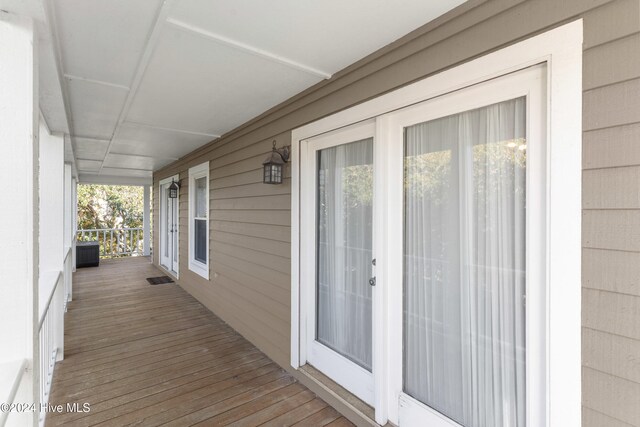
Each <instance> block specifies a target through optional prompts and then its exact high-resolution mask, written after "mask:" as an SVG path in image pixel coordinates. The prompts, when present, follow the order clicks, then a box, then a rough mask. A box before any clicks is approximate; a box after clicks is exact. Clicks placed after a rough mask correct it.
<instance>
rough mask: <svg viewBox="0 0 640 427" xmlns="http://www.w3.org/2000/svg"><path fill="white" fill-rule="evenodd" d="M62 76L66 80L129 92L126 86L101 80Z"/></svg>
mask: <svg viewBox="0 0 640 427" xmlns="http://www.w3.org/2000/svg"><path fill="white" fill-rule="evenodd" d="M64 76H65V77H66V79H67V80H78V81H81V82H87V83H93V84H97V85H102V86H108V87H113V88H116V89H122V90H127V91H128V90H129V88H128V87H127V86H123V85H119V84H116V83H110V82H105V81H102V80H95V79H88V78H86V77H79V76H74V75H72V74H65V75H64Z"/></svg>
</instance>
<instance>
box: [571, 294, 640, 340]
mask: <svg viewBox="0 0 640 427" xmlns="http://www.w3.org/2000/svg"><path fill="white" fill-rule="evenodd" d="M582 302H583V304H584V309H583V310H582V325H583V326H585V327H587V328H590V329H594V330H597V331H602V332H608V333H610V334H615V335H620V336H623V337H626V338H630V339H633V340H640V297H638V296H635V295H625V294H618V293H614V292H606V291H600V290H594V289H586V288H583V290H582Z"/></svg>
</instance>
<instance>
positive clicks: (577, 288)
mask: <svg viewBox="0 0 640 427" xmlns="http://www.w3.org/2000/svg"><path fill="white" fill-rule="evenodd" d="M536 64H546V73H547V76H546V81H547V87H546V90H547V92H546V111H547V117H546V122H547V135H546V136H547V137H546V141H547V147H546V153H547V155H546V159H545V161H546V168H547V178H548V179H547V185H546V188H544V189H543V190H544V194H545V196H544V197H545V201H546V208H545V209H544V210H542V211H541V212H540V214H541V215H542V216H543V217H544V218H545V220H546V230H545V233H544V234H545V235H544V236H543V237H544V239H545V240H546V243H545V249H546V250H545V257H544V262H545V266H546V271H545V275H546V277H545V278H544V279H545V283H544V286H545V290H546V292H545V295H546V322H547V326H546V330H545V334H546V337H545V344H546V355H545V360H544V364H545V372H546V395H545V402H544V406H545V412H546V414H545V415H544V416H543V418H544V419H543V420H542V421H543V425H548V426H549V425H554V426H576V427H577V426H579V425H580V423H581V413H580V412H581V378H580V373H581V336H580V334H581V317H580V310H581V304H580V301H581V282H580V274H581V273H580V269H581V188H582V182H581V168H582V165H581V159H582V134H581V132H582V128H581V125H582V20H577V21H574V22H571V23H568V24H565V25H563V26H560V27H558V28H555V29H552V30H550V31H547V32H545V33H542V34H540V35H537V36H535V37H532V38H529V39H527V40H524V41H522V42H519V43H515V44H513V45H511V46H508V47H506V48H503V49H500V50H498V51H496V52H493V53H490V54H488V55H485V56H483V57H480V58H478V59H475V60H473V61H470V62H467V63H465V64H462V65H460V66H457V67H454V68H452V69H450V70H447V71H444V72H442V73H440V74H437V75H434V76H432V77H428V78H426V79H424V80H421V81H419V82H416V83H413V84H411V85H408V86H405V87H403V88H401V89H398V90H395V91H393V92H390V93H387V94H385V95H382V96H379V97H377V98H374V99H372V100H370V101H367V102H364V103H362V104H359V105H357V106H355V107H352V108H350V109H348V110H344V111H341V112H339V113H336V114H334V115H331V116H328V117H326V118H324V119H321V120H318V121H316V122H313V123H310V124H308V125H305V126H303V127H301V128H298V129H295V130H293V131H292V143H291V148H292V154H291V175H292V176H291V365H292V367H294V368H295V369H297V368H298V367H300V366H301V365H303V364H304V363H306V355H305V353H304V348H303V347H304V346H303V345H301V344H302V342H304V341H302V340H301V334H302V333H303V329H304V328H301V325H304V323H303V319H304V316H305V305H304V304H303V303H302V301H301V299H300V298H301V290H302V286H301V285H303V284H304V283H305V282H304V279H303V278H302V277H301V276H300V262H301V249H302V247H301V242H300V230H301V227H302V226H303V224H302V223H301V217H300V203H305V200H306V199H305V197H304V194H301V186H300V179H301V169H300V160H301V150H300V141H302V140H305V139H308V138H311V137H313V136H316V135H320V134H322V133H325V132H328V131H331V130H335V129H338V128H341V127H344V126H348V125H351V124H353V123H356V122H359V121H363V120H367V119H371V118H374V117H378V116H382V115H384V114H386V113H389V112H392V111H396V110H399V109H401V108H404V107H407V106H409V105H413V104H416V103H419V102H423V101H426V100H429V99H432V98H435V97H437V96H441V95H444V94H447V93H451V92H454V91H456V90H459V89H462V88H465V87H469V86H472V85H474V84H477V83H480V82H483V81H489V80H491V79H493V78H496V77H499V76H503V75H506V74H509V73H512V72H514V71H518V70H521V69H525V68H527V67H530V66H532V65H536ZM377 125H378V127H379V132H377V137H378V141H379V140H380V139H384V138H386V137H387V136H388V135H383V134H382V131H383V130H384V129H389V126H384V119H382V118H379V119H378V120H377ZM381 155H383V154H382V153H381V150H378V152H377V154H375V155H374V156H375V157H374V161H375V160H378V157H379V156H381ZM381 167H384V166H383V165H381V164H379V163H378V164H376V168H377V172H378V176H379V177H380V178H379V179H377V180H376V184H375V185H376V189H377V188H383V189H384V190H385V191H382V193H381V195H380V196H379V197H377V199H376V202H375V206H374V210H376V211H377V212H381V211H380V210H378V209H377V208H378V207H384V206H388V205H389V200H387V198H388V195H389V194H393V191H397V190H394V189H393V188H391V183H390V182H378V181H380V180H382V177H384V176H385V175H386V171H383V170H381ZM380 172H381V173H380ZM551 183H553V185H551ZM378 224H380V228H382V229H381V230H376V234H377V235H378V236H381V235H386V232H387V231H388V230H386V229H384V228H385V227H386V224H387V223H386V221H385V220H382V221H378ZM377 240H378V243H377V244H376V247H375V248H374V252H375V253H376V257H377V260H378V261H377V265H376V276H377V278H378V281H377V285H376V288H375V297H374V300H375V303H374V310H380V313H383V315H382V316H379V317H380V318H376V320H375V324H374V331H377V332H375V334H376V336H377V337H374V350H373V358H374V372H375V375H374V377H375V378H374V381H375V396H374V407H375V419H376V422H378V423H380V424H385V423H386V422H387V421H391V422H394V423H397V422H398V410H397V402H393V394H392V393H391V391H390V390H391V388H392V387H391V386H390V384H389V372H391V368H390V366H389V363H390V361H391V360H392V357H391V353H392V351H393V349H391V348H390V343H391V342H392V340H391V339H390V337H391V336H392V335H393V333H392V332H393V331H390V330H389V328H388V326H387V325H388V324H389V322H388V318H386V316H388V307H389V305H388V304H389V298H390V296H391V295H390V294H389V289H388V287H387V286H386V283H388V281H389V279H390V277H388V272H387V271H386V270H387V269H386V266H385V259H387V258H388V256H389V255H392V254H389V253H388V251H389V248H388V247H380V245H381V243H380V242H381V241H382V239H377ZM551 290H553V292H551ZM376 338H377V339H376ZM376 361H378V363H377V364H376ZM376 366H377V367H376ZM552 373H553V374H552Z"/></svg>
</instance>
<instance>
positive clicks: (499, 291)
mask: <svg viewBox="0 0 640 427" xmlns="http://www.w3.org/2000/svg"><path fill="white" fill-rule="evenodd" d="M525 105H526V103H525V98H519V99H516V100H511V101H507V102H502V103H499V104H495V105H491V106H489V107H485V108H481V109H477V110H473V111H468V112H465V113H462V114H457V115H453V116H449V117H445V118H441V119H437V120H433V121H430V122H425V123H421V124H417V125H414V126H411V127H408V128H406V129H405V143H404V149H405V161H404V185H405V190H404V191H405V218H404V221H405V223H404V242H405V243H404V331H403V332H404V337H403V338H404V352H403V357H404V363H403V367H404V390H405V392H406V393H407V394H409V395H411V396H413V397H415V398H416V399H418V400H420V401H422V402H424V403H425V404H427V405H429V406H431V407H432V408H434V409H436V410H438V411H440V412H442V413H443V414H445V415H447V416H448V417H450V418H452V419H454V420H455V421H457V422H458V423H460V424H462V425H464V426H470V427H490V426H524V425H525V412H526V401H525V378H526V375H525V306H524V296H525V189H526V186H525V177H526V141H525V136H526V133H525V117H526V115H525Z"/></svg>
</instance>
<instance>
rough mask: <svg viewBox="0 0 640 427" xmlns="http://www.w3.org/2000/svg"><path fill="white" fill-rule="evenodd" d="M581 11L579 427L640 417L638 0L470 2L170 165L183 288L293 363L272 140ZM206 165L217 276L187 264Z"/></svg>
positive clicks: (282, 206)
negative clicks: (192, 206)
mask: <svg viewBox="0 0 640 427" xmlns="http://www.w3.org/2000/svg"><path fill="white" fill-rule="evenodd" d="M580 17H582V18H584V49H585V52H584V56H583V70H584V71H583V88H584V95H583V130H584V139H583V166H584V169H585V171H584V175H583V195H582V200H583V208H584V211H583V216H582V226H583V242H582V244H583V278H582V280H583V295H582V313H583V327H584V328H583V359H584V361H583V365H584V368H583V405H584V407H583V425H585V426H590V427H591V426H604V425H607V426H613V427H615V426H624V425H640V414H638V409H637V408H640V404H638V402H637V398H638V396H639V395H640V390H638V387H639V384H640V380H639V377H638V368H637V365H638V363H637V361H638V360H640V355H638V351H639V350H638V346H639V344H638V343H639V342H640V330H639V326H638V325H640V284H639V281H640V280H639V279H638V278H639V277H640V179H639V178H640V52H638V51H639V50H640V49H638V46H639V43H640V2H639V1H638V0H588V1H587V0H567V1H557V0H492V1H485V0H470V1H468V2H466V3H465V4H463V5H462V6H461V7H460V8H458V9H456V10H454V11H452V12H451V13H448V14H445V15H444V16H442V17H440V18H438V19H436V20H435V21H434V22H431V23H429V24H427V25H425V26H424V27H422V28H419V29H417V30H416V31H414V32H412V33H410V34H408V35H407V36H405V37H403V38H401V39H399V40H398V41H396V42H394V43H392V44H390V45H389V46H386V47H384V48H382V49H380V50H379V51H378V52H376V53H374V54H372V55H370V56H369V57H366V58H363V59H362V60H360V61H358V62H357V63H355V64H353V65H351V66H349V67H347V68H346V69H345V70H343V71H340V72H338V73H336V74H335V75H334V77H333V78H331V79H329V80H327V81H323V82H321V83H319V84H317V85H315V86H313V87H311V88H309V89H308V90H306V91H304V92H302V93H301V94H299V95H297V96H295V97H293V98H291V99H290V100H287V101H285V102H284V103H282V104H281V105H279V106H277V107H275V108H273V109H271V110H269V111H267V112H265V113H264V114H262V115H261V116H259V117H257V118H256V119H254V120H251V121H249V122H248V123H246V124H244V125H242V126H240V127H238V128H237V129H234V130H233V131H231V132H229V133H228V134H226V135H224V136H223V137H222V138H219V139H218V140H216V141H213V142H211V143H210V144H207V145H206V146H204V147H202V148H200V149H198V150H196V151H195V152H193V153H191V154H189V155H187V156H185V157H184V158H183V159H181V160H179V161H177V162H174V163H173V164H171V165H169V166H167V167H166V168H163V169H162V170H161V171H159V172H158V173H156V174H155V175H154V180H155V181H154V182H155V185H156V188H157V182H158V180H159V179H161V178H164V177H166V176H170V175H172V174H174V173H176V172H180V178H181V180H182V184H183V187H182V189H181V200H180V233H181V235H180V248H181V250H180V271H181V274H180V281H179V282H180V284H181V286H183V287H184V288H185V289H187V290H188V291H189V292H191V293H192V294H193V295H194V296H196V298H198V299H199V300H200V301H201V302H203V303H204V304H205V305H206V306H207V307H209V308H210V309H211V310H213V311H214V312H215V313H216V314H217V315H218V316H220V317H221V318H223V319H224V320H225V321H227V322H228V323H229V324H230V325H231V326H233V327H234V328H235V329H236V330H238V331H239V332H240V333H242V334H243V335H244V336H245V337H247V338H248V339H249V340H251V341H252V342H253V343H254V344H256V345H257V346H258V347H259V348H260V349H261V350H262V351H264V352H265V353H267V355H269V356H270V357H272V358H273V359H274V360H276V361H277V362H278V363H280V364H281V365H283V366H285V367H287V366H288V361H289V326H290V325H289V317H288V316H289V306H290V273H289V271H290V241H291V228H290V203H291V195H290V191H291V189H290V185H291V182H290V179H289V176H290V170H289V168H287V169H286V171H285V176H286V177H287V178H286V179H285V180H284V183H283V184H282V185H273V186H272V185H264V184H262V169H261V164H262V160H263V159H264V158H265V157H266V155H267V154H268V153H269V151H270V150H271V146H272V141H273V140H274V139H275V140H276V141H277V146H278V147H282V146H285V145H289V144H290V136H291V130H292V129H294V128H297V127H299V126H301V125H303V124H306V123H309V122H311V121H314V120H317V119H319V118H322V117H324V116H327V115H329V114H332V113H334V112H337V111H340V110H343V109H345V108H348V107H350V106H353V105H355V104H358V103H360V102H362V101H365V100H368V99H371V98H372V97H375V96H377V95H380V94H382V93H385V92H387V91H390V90H393V89H395V88H398V87H401V86H404V85H406V84H408V83H411V82H413V81H416V80H418V79H421V78H424V77H426V76H429V75H432V74H434V73H438V72H440V71H442V70H445V69H447V68H450V67H452V66H455V65H457V64H460V63H463V62H466V61H468V60H469V59H472V58H475V57H478V56H481V55H483V54H486V53H488V52H491V51H494V50H496V49H499V48H500V47H502V46H506V45H508V44H511V43H513V42H515V41H518V40H522V39H524V38H527V37H530V36H532V35H535V34H537V33H540V32H542V31H545V30H547V29H549V28H552V27H554V26H556V25H560V24H562V23H564V22H568V21H571V20H573V19H577V18H580ZM497 28H499V29H500V30H499V31H496V29H497ZM203 161H210V168H211V172H210V178H211V179H210V196H211V200H210V218H211V221H210V229H211V232H210V257H211V265H210V270H211V280H209V281H206V280H204V279H202V278H200V277H198V276H196V275H195V274H193V273H191V272H189V271H188V252H187V243H188V242H187V231H188V224H187V222H188V186H187V184H188V183H187V180H186V179H185V178H187V175H188V168H189V167H191V166H194V165H197V164H199V163H201V162H203ZM154 208H156V209H157V203H156V200H155V198H154ZM158 223H159V218H158V216H157V214H156V212H154V224H158ZM156 241H157V232H154V245H155V246H156V247H157V243H155V242H156ZM568 303H571V302H568Z"/></svg>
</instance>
